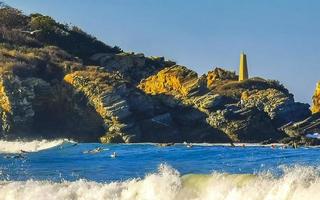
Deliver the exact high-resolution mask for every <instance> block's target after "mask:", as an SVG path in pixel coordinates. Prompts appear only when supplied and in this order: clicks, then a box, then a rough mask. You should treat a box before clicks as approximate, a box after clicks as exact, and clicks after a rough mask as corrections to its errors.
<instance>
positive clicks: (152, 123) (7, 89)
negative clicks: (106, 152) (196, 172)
mask: <svg viewBox="0 0 320 200" xmlns="http://www.w3.org/2000/svg"><path fill="white" fill-rule="evenodd" d="M4 19H5V20H4ZM1 20H2V21H1ZM0 21H1V22H2V23H1V25H0V102H1V104H0V115H1V118H0V124H1V129H0V133H1V137H3V138H8V139H16V138H39V137H41V138H61V137H67V138H72V139H74V140H78V141H84V142H91V141H101V142H105V143H110V142H127V143H129V142H183V141H188V142H231V141H233V142H262V141H265V140H278V139H282V138H284V137H288V136H289V135H290V133H289V132H288V131H285V130H284V129H282V128H283V127H284V126H286V125H288V123H295V122H298V121H301V120H304V119H306V118H307V117H310V115H311V112H310V110H309V106H308V105H306V104H302V103H297V102H295V101H294V98H293V95H292V94H290V93H289V91H288V90H287V89H286V88H284V87H283V86H282V85H281V84H280V83H279V82H277V81H271V80H264V79H262V78H251V79H248V80H246V81H242V82H238V81H237V80H238V76H237V75H236V74H235V72H230V71H227V70H224V69H222V68H215V69H213V70H212V71H210V72H208V73H207V74H204V75H201V76H199V75H198V74H197V73H196V72H194V71H192V70H190V69H188V68H187V67H185V66H181V65H177V64H176V63H175V62H172V61H169V60H166V59H165V58H163V57H146V56H144V54H136V53H128V52H123V51H122V50H121V49H120V48H119V47H110V46H108V45H106V44H104V43H102V42H100V41H99V40H97V39H96V38H94V37H92V36H90V35H88V34H86V33H84V32H83V31H82V30H81V29H79V28H78V27H69V26H67V25H63V24H60V23H57V22H56V21H54V20H53V19H52V18H50V17H48V16H42V15H40V14H32V15H30V16H26V15H23V14H22V13H21V12H20V11H18V10H15V9H13V8H9V7H4V8H1V9H0ZM35 29H37V30H40V31H39V32H37V33H35V34H30V33H28V31H32V30H35ZM315 96H317V95H315Z"/></svg>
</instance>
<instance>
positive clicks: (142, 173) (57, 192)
mask: <svg viewBox="0 0 320 200" xmlns="http://www.w3.org/2000/svg"><path fill="white" fill-rule="evenodd" d="M21 150H23V153H21ZM114 152H115V153H114ZM113 154H115V155H116V156H112V155H113ZM319 154H320V148H318V147H308V148H307V147H306V148H298V149H293V148H282V147H281V146H276V147H275V148H272V147H271V146H261V145H254V144H251V145H248V144H246V145H245V147H242V145H238V146H237V147H231V146H230V145H228V144H215V145H213V144H194V145H193V146H192V148H188V147H187V146H186V145H184V144H176V145H174V146H169V147H159V146H157V145H156V144H105V145H104V144H98V143H90V144H87V143H86V144H84V143H75V142H73V141H69V140H63V139H61V140H53V141H47V140H35V141H29V142H23V141H15V142H8V141H0V199H1V200H20V199H21V200H38V199H40V200H51V199H53V200H60V199H61V200H78V199H79V200H80V199H81V200H102V199H107V200H109V199H110V200H111V199H112V200H135V199H139V200H140V199H141V200H184V199H186V200H189V199H190V200H207V199H208V200H209V199H210V200H304V199H306V200H313V199H315V200H318V199H320V194H319V191H320V168H319V164H320V156H319Z"/></svg>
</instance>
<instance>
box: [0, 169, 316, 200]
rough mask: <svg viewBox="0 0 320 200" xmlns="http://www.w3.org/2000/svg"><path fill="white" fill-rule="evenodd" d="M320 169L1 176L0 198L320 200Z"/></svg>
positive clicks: (64, 199)
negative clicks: (103, 179)
mask: <svg viewBox="0 0 320 200" xmlns="http://www.w3.org/2000/svg"><path fill="white" fill-rule="evenodd" d="M319 172H320V171H319V169H315V168H312V167H294V168H290V169H284V172H283V175H282V176H274V175H271V174H269V173H264V174H258V175H250V174H242V175H240V174H224V173H213V174H210V175H200V174H189V175H185V176H180V174H179V173H178V172H177V171H176V170H175V169H172V168H171V167H169V166H166V165H161V166H160V167H159V171H158V172H157V173H154V174H149V175H147V176H146V177H145V178H143V179H132V180H128V181H124V182H113V183H97V182H92V181H86V180H78V181H74V182H67V181H63V182H60V183H55V182H50V181H34V180H29V181H24V182H19V181H12V182H10V181H2V182H1V181H0V199H3V200H31V199H32V200H37V199H41V200H42V199H63V200H78V199H83V200H102V199H103V200H105V199H110V200H111V199H112V200H138V199H139V200H189V199H190V200H207V199H208V200H209V199H210V200H304V199H308V200H313V199H319V194H318V192H319V190H320V173H319Z"/></svg>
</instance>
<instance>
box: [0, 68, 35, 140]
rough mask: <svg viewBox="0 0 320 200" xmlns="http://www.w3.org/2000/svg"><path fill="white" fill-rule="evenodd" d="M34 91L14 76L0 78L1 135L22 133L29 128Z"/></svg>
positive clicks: (4, 75) (6, 75) (32, 112)
mask: <svg viewBox="0 0 320 200" xmlns="http://www.w3.org/2000/svg"><path fill="white" fill-rule="evenodd" d="M34 97H35V94H34V91H33V90H32V89H31V90H30V88H28V87H26V86H25V84H24V83H23V82H22V81H21V80H20V79H19V78H18V77H17V76H15V75H13V74H10V73H7V74H3V75H1V76H0V107H1V117H2V123H1V124H2V130H1V133H2V134H3V135H6V136H8V134H9V133H12V132H23V131H26V130H28V129H29V128H30V124H32V121H33V116H34V111H33V109H32V100H33V99H34Z"/></svg>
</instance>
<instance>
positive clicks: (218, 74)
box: [207, 68, 238, 88]
mask: <svg viewBox="0 0 320 200" xmlns="http://www.w3.org/2000/svg"><path fill="white" fill-rule="evenodd" d="M223 80H233V81H236V80H238V76H237V75H236V73H235V72H230V71H227V70H224V69H221V68H215V69H214V70H213V71H209V72H208V73H207V87H209V88H210V87H211V86H212V85H213V84H215V83H216V82H217V81H223Z"/></svg>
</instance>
